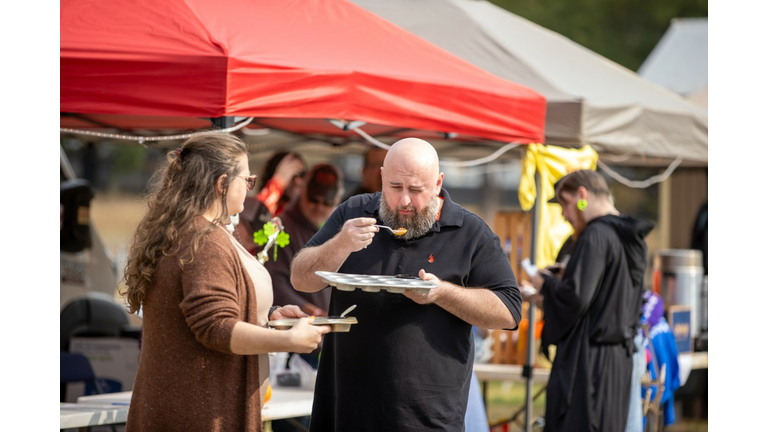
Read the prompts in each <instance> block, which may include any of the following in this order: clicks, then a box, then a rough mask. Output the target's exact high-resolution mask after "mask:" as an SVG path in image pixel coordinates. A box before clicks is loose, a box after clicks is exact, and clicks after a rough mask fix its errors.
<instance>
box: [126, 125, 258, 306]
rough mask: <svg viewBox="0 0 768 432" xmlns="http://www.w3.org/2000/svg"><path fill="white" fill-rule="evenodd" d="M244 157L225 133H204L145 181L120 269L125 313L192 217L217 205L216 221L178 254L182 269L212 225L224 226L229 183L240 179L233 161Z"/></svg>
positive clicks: (138, 299)
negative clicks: (141, 211) (142, 208)
mask: <svg viewBox="0 0 768 432" xmlns="http://www.w3.org/2000/svg"><path fill="white" fill-rule="evenodd" d="M243 154H245V155H247V154H248V150H247V148H246V146H245V144H244V143H243V142H242V141H241V140H240V139H238V138H236V137H234V136H232V135H226V134H206V135H197V136H194V137H192V138H190V139H188V140H187V141H186V142H185V143H184V144H183V145H182V146H181V148H180V149H177V150H175V151H171V152H169V153H168V154H167V155H166V160H165V161H164V162H163V163H162V165H161V166H160V167H159V168H158V169H157V171H155V173H154V174H153V175H152V178H151V180H150V182H149V192H148V194H147V196H146V203H147V212H146V214H145V215H144V218H143V219H142V220H141V222H139V225H138V227H137V228H136V232H135V234H134V236H133V244H132V245H131V250H130V253H129V255H128V262H127V263H126V266H125V274H124V277H125V283H126V288H125V289H124V290H123V291H122V292H121V294H122V295H124V296H125V298H126V300H127V302H128V311H129V312H130V313H135V312H137V311H139V309H140V308H141V306H142V305H143V303H144V299H145V298H146V293H147V289H149V288H150V287H151V286H152V278H153V275H154V273H155V269H156V268H157V264H158V262H159V261H160V258H162V257H163V256H164V255H172V254H175V253H177V252H179V247H180V245H179V244H178V240H179V238H180V236H181V235H182V234H184V233H185V232H186V230H189V229H190V227H191V226H192V222H193V220H194V219H195V218H196V217H198V216H202V215H203V214H204V213H206V212H207V211H208V210H210V209H212V208H214V206H215V205H216V202H217V201H218V202H219V208H220V209H221V212H220V213H219V214H218V215H217V216H216V219H215V220H214V221H213V222H212V223H211V225H210V226H209V227H206V228H205V229H204V230H202V231H200V232H198V233H196V234H195V236H194V237H193V239H192V243H191V245H190V248H189V251H188V253H182V254H178V256H179V265H181V266H183V265H184V264H185V263H189V262H192V260H194V257H195V254H196V252H197V248H198V245H199V243H200V239H201V238H202V237H203V236H204V235H205V234H207V233H209V232H211V231H212V230H214V229H215V228H216V225H217V224H218V225H225V224H227V223H229V216H230V215H229V211H228V209H227V202H226V194H227V190H228V189H229V184H230V183H231V182H232V180H233V179H235V178H236V176H237V175H238V174H239V173H238V172H237V171H238V169H239V167H238V162H237V158H238V157H239V156H241V155H243ZM224 174H226V177H225V178H224V181H223V182H222V186H223V194H219V193H218V192H217V190H216V182H217V180H218V179H219V177H220V176H222V175H224Z"/></svg>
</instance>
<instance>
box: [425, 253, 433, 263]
mask: <svg viewBox="0 0 768 432" xmlns="http://www.w3.org/2000/svg"><path fill="white" fill-rule="evenodd" d="M427 261H429V262H431V263H433V262H435V257H434V256H432V254H429V259H428V260H427Z"/></svg>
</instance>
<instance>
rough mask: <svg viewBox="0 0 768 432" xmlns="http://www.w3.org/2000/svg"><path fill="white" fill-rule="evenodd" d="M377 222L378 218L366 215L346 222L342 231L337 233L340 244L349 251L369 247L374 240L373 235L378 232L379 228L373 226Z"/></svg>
mask: <svg viewBox="0 0 768 432" xmlns="http://www.w3.org/2000/svg"><path fill="white" fill-rule="evenodd" d="M375 223H376V219H374V218H366V217H362V218H357V219H350V220H348V221H346V222H344V226H343V227H341V231H339V233H338V234H337V235H336V241H337V242H338V245H339V246H340V247H342V248H344V249H346V250H347V251H348V252H349V253H352V252H357V251H359V250H361V249H364V248H366V247H368V245H369V244H371V242H373V236H374V235H376V233H377V232H378V228H376V227H375V226H373V225H374V224H375Z"/></svg>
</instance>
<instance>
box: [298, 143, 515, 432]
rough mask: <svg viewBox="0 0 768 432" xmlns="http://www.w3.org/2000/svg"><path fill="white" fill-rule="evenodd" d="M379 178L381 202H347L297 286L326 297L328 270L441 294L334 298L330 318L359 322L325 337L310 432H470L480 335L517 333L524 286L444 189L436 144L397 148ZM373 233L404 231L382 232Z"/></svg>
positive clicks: (314, 248)
mask: <svg viewBox="0 0 768 432" xmlns="http://www.w3.org/2000/svg"><path fill="white" fill-rule="evenodd" d="M381 175H382V183H383V187H382V192H377V193H372V194H363V195H357V196H354V197H352V198H350V199H349V200H347V201H346V202H344V203H342V204H341V205H340V206H339V207H338V208H337V209H336V210H335V211H334V212H333V214H332V215H331V217H330V218H329V219H328V221H327V222H326V224H325V225H324V226H323V228H322V229H321V230H320V231H319V232H318V233H317V234H316V235H315V236H314V237H312V239H311V240H310V241H309V243H307V245H306V246H305V247H304V248H303V249H302V250H301V251H299V252H298V253H297V254H296V256H295V257H294V260H293V262H292V265H291V282H292V283H293V286H294V287H296V289H298V290H300V291H305V292H317V291H320V290H322V289H325V288H326V284H325V283H324V282H323V281H322V279H320V277H319V276H317V275H315V271H319V270H322V271H331V272H339V273H350V274H369V275H397V274H410V275H418V276H419V277H420V278H421V279H423V280H427V281H432V282H435V283H436V284H437V287H436V288H433V289H431V290H430V291H429V293H428V294H416V293H413V292H410V291H406V292H405V293H404V294H392V293H388V292H386V291H385V290H382V291H380V292H378V293H372V292H364V291H361V290H354V291H339V290H333V291H332V294H331V303H330V310H329V313H330V314H333V315H338V314H339V313H340V312H342V311H343V310H344V309H346V308H347V307H349V306H350V305H353V304H356V305H357V308H356V309H355V313H354V316H355V317H356V318H357V320H358V324H356V325H355V326H354V327H353V328H352V329H351V330H350V332H349V333H330V334H328V335H327V336H326V337H325V341H324V345H323V349H322V354H321V361H320V365H319V369H318V376H317V381H316V386H315V398H314V402H313V408H312V410H313V411H312V417H311V422H310V431H382V430H397V431H425V430H440V431H463V430H464V413H465V411H466V406H467V396H468V392H469V385H470V378H471V374H472V363H473V358H474V347H473V338H472V333H471V331H472V326H473V325H475V326H478V327H481V328H491V329H492V328H505V329H516V328H517V323H518V322H519V320H520V306H521V297H520V292H519V290H518V288H517V282H516V280H515V276H514V274H513V273H512V269H511V267H510V264H509V260H508V258H507V256H506V255H505V254H504V252H503V250H502V248H501V245H500V242H499V238H498V236H496V235H495V234H494V233H493V232H492V231H491V229H490V228H489V227H488V225H486V224H485V222H483V220H482V219H481V218H480V217H479V216H477V215H475V214H473V213H471V212H470V211H468V210H466V209H464V208H463V207H461V206H460V205H458V204H456V203H454V202H453V201H452V200H451V197H450V195H449V194H448V192H447V191H446V190H445V189H443V188H442V184H443V173H441V172H440V171H439V160H438V157H437V152H436V151H435V149H434V148H433V147H432V145H430V144H429V143H428V142H426V141H424V140H421V139H416V138H406V139H403V140H400V141H398V142H396V143H395V144H393V145H392V147H391V148H390V150H389V151H388V152H387V156H386V158H385V159H384V166H383V167H382V169H381ZM375 224H382V225H387V226H390V227H392V228H394V229H396V228H401V227H402V228H405V229H407V232H406V233H405V234H404V235H402V236H395V235H392V234H391V233H388V232H385V231H384V230H382V232H381V233H379V230H378V228H376V227H375V226H374V225H375ZM328 289H331V288H328Z"/></svg>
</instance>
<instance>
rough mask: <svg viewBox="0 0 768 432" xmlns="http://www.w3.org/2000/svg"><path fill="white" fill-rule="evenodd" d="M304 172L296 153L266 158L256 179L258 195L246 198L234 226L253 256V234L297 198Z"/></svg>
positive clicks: (304, 165)
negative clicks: (257, 179)
mask: <svg viewBox="0 0 768 432" xmlns="http://www.w3.org/2000/svg"><path fill="white" fill-rule="evenodd" d="M306 169H307V166H306V163H305V162H304V159H303V158H302V157H301V155H299V154H298V153H296V152H287V151H282V152H277V153H275V154H274V155H272V157H271V158H269V160H268V161H267V163H266V165H265V166H264V169H263V173H262V174H261V176H260V177H259V193H258V194H257V195H255V196H251V195H249V196H246V198H245V202H244V204H243V211H242V213H241V214H240V217H239V220H238V224H237V227H236V228H237V232H238V235H239V238H240V241H241V243H242V245H243V246H245V248H246V249H248V252H250V253H251V254H253V255H255V254H256V252H258V248H259V246H258V245H257V244H256V243H254V242H253V233H254V232H256V231H258V230H260V229H262V227H263V226H264V224H265V223H267V222H269V221H270V220H271V219H272V217H274V216H279V215H280V213H282V211H283V208H284V207H285V205H286V204H287V203H289V202H290V201H292V200H293V199H295V198H296V197H298V195H299V193H300V191H301V188H302V186H303V184H302V183H303V181H304V180H303V176H304V172H305V171H306Z"/></svg>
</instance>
